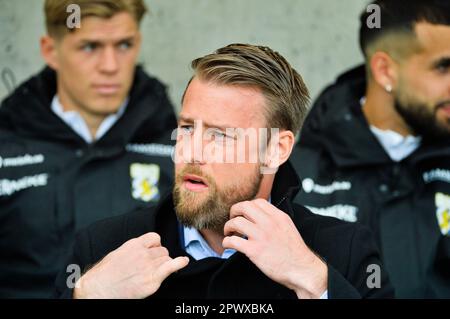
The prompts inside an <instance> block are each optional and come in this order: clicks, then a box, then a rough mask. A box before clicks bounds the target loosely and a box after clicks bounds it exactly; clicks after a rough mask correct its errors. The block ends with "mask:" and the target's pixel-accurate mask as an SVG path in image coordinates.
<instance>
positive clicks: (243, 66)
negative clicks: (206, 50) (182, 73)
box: [192, 44, 309, 134]
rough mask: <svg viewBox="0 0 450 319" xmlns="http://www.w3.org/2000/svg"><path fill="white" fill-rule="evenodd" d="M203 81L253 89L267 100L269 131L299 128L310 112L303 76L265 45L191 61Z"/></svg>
mask: <svg viewBox="0 0 450 319" xmlns="http://www.w3.org/2000/svg"><path fill="white" fill-rule="evenodd" d="M192 68H193V70H194V71H195V75H196V76H198V77H199V78H200V79H203V80H206V81H212V82H214V83H217V84H224V85H244V86H253V87H256V88H258V89H260V90H261V92H262V93H263V95H264V96H265V98H266V100H267V102H268V103H267V105H266V110H265V113H266V114H265V117H266V120H267V124H268V127H269V128H279V129H285V130H290V131H292V132H293V133H294V134H297V133H298V132H299V131H300V128H301V126H302V124H303V121H304V119H305V116H306V113H307V111H308V103H309V93H308V89H307V87H306V85H305V83H304V82H303V79H302V77H301V76H300V74H299V73H298V72H297V71H296V70H294V69H293V68H292V67H291V65H290V64H289V63H288V62H287V61H286V59H285V58H284V57H283V56H281V55H280V54H279V53H278V52H275V51H273V50H272V49H270V48H268V47H264V46H255V45H250V44H230V45H228V46H226V47H223V48H221V49H218V50H217V51H215V52H214V53H212V54H209V55H206V56H204V57H201V58H198V59H195V60H194V61H192Z"/></svg>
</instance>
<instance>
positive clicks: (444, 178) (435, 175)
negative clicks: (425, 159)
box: [423, 168, 450, 183]
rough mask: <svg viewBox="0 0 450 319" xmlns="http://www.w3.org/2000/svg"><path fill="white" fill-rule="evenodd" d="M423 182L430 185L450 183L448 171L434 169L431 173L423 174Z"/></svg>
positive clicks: (449, 172) (449, 171)
mask: <svg viewBox="0 0 450 319" xmlns="http://www.w3.org/2000/svg"><path fill="white" fill-rule="evenodd" d="M423 180H424V181H425V183H431V182H435V181H441V182H447V183H450V170H448V169H442V168H436V169H433V170H431V171H428V172H425V173H423Z"/></svg>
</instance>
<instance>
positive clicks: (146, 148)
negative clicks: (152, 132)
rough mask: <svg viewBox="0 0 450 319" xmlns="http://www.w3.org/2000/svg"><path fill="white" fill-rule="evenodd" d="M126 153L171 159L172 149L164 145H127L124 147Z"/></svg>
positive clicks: (170, 146)
mask: <svg viewBox="0 0 450 319" xmlns="http://www.w3.org/2000/svg"><path fill="white" fill-rule="evenodd" d="M126 150H127V151H128V152H133V153H139V154H145V155H150V156H162V157H171V156H172V153H173V150H174V147H173V146H172V145H165V144H156V143H153V144H128V145H127V146H126Z"/></svg>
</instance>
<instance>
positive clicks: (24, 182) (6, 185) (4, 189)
mask: <svg viewBox="0 0 450 319" xmlns="http://www.w3.org/2000/svg"><path fill="white" fill-rule="evenodd" d="M47 183H48V174H39V175H33V176H24V177H22V178H20V179H17V180H10V179H0V197H2V196H11V195H12V194H14V193H16V192H18V191H21V190H24V189H27V188H33V187H42V186H46V185H47Z"/></svg>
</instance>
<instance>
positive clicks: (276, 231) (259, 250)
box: [223, 199, 328, 298]
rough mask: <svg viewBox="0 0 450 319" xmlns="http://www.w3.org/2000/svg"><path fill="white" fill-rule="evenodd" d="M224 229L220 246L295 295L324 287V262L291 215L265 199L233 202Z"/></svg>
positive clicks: (312, 293) (318, 291) (305, 295)
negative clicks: (311, 248)
mask: <svg viewBox="0 0 450 319" xmlns="http://www.w3.org/2000/svg"><path fill="white" fill-rule="evenodd" d="M224 232H225V236H227V237H225V238H224V240H223V247H224V248H232V249H236V250H237V251H240V252H241V253H243V254H245V255H246V256H247V257H248V258H249V259H250V260H251V261H252V262H253V263H254V264H255V265H256V266H257V267H258V268H259V269H260V270H261V271H262V272H263V273H264V274H265V275H266V276H268V277H269V278H271V279H272V280H274V281H276V282H278V283H280V284H282V285H284V286H286V287H288V288H290V289H292V290H294V291H295V292H296V293H297V296H298V297H299V298H320V296H321V295H322V294H323V293H324V292H325V291H326V290H327V277H328V275H327V274H328V268H327V265H326V264H325V263H324V262H323V261H322V260H321V259H320V258H319V257H318V256H316V255H315V254H314V253H313V252H312V251H311V250H310V249H309V248H308V247H307V246H306V244H305V242H304V241H303V239H302V237H301V235H300V234H299V232H298V230H297V228H296V227H295V225H294V223H293V221H292V220H291V218H290V217H289V216H288V215H287V214H286V213H284V212H283V211H281V210H279V209H278V208H276V207H275V206H273V205H271V204H270V203H269V202H267V201H266V200H263V199H256V200H253V201H247V202H241V203H237V204H235V205H233V206H232V207H231V210H230V220H229V221H228V222H227V223H226V224H225V228H224ZM236 233H237V234H238V235H243V236H245V237H247V239H245V238H242V237H241V236H236Z"/></svg>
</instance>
